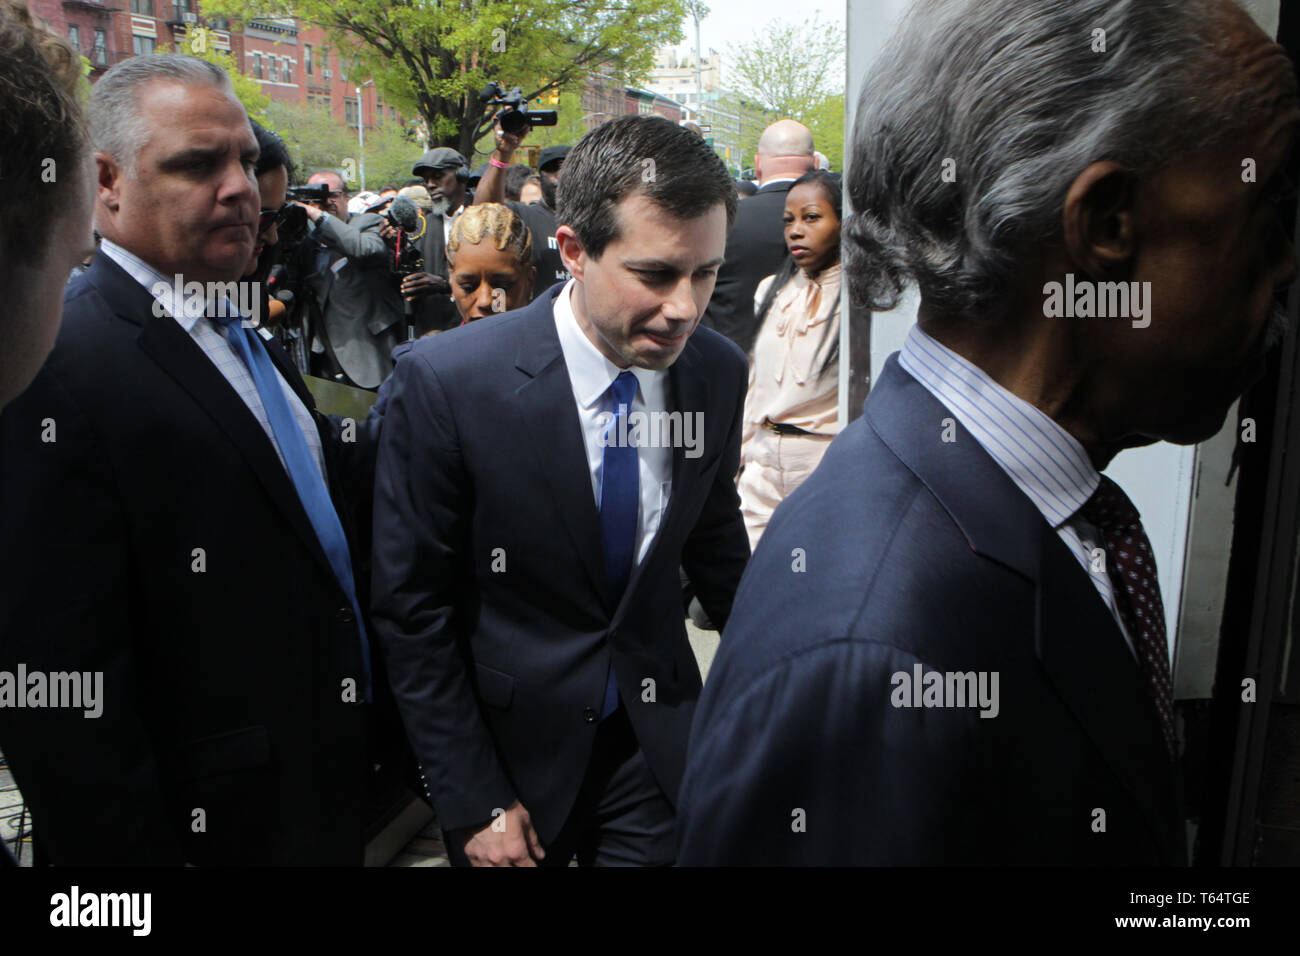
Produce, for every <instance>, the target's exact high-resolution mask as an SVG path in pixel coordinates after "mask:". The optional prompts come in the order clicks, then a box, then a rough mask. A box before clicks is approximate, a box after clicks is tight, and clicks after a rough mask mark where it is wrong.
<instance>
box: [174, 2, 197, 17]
mask: <svg viewBox="0 0 1300 956" xmlns="http://www.w3.org/2000/svg"><path fill="white" fill-rule="evenodd" d="M172 10H173V14H174V15H173V16H172V19H173V20H184V19H185V14H187V13H193V12H194V7H193V6H192V0H172Z"/></svg>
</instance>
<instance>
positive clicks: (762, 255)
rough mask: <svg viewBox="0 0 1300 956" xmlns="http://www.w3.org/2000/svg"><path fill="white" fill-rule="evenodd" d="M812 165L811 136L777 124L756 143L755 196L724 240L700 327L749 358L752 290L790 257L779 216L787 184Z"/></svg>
mask: <svg viewBox="0 0 1300 956" xmlns="http://www.w3.org/2000/svg"><path fill="white" fill-rule="evenodd" d="M814 165H815V160H814V158H813V137H812V133H811V132H809V130H808V127H806V126H804V125H803V124H802V123H796V122H795V121H794V120H788V119H787V120H778V121H777V122H775V123H773V124H772V125H771V126H769V127H768V128H767V129H765V130H763V135H762V136H760V137H759V139H758V154H757V155H756V156H755V157H754V170H755V172H756V173H757V174H758V187H759V188H758V192H757V193H755V194H754V195H753V196H750V197H749V198H748V199H747V200H745V201H744V202H743V203H741V205H740V211H739V212H737V213H736V225H735V227H734V228H733V229H732V230H731V234H730V235H729V236H728V237H727V252H726V261H725V262H723V263H722V268H721V269H720V270H719V271H718V283H717V285H716V286H714V289H713V298H711V299H710V300H709V306H708V308H707V309H706V310H705V312H704V318H703V319H701V320H700V321H701V324H702V325H707V326H708V327H709V328H711V329H714V330H716V331H718V332H721V333H722V334H723V335H725V336H726V337H727V338H729V339H731V341H733V342H735V343H736V344H737V345H739V346H740V347H741V348H742V349H744V350H745V352H746V353H747V354H748V353H749V352H750V350H751V349H752V348H753V345H754V337H755V336H756V335H758V323H757V320H756V319H755V318H754V291H755V290H756V289H757V288H758V284H759V283H760V282H762V281H763V280H764V279H766V278H767V277H768V276H770V275H772V274H773V273H775V272H776V271H777V269H779V268H780V267H781V260H782V259H784V258H785V256H786V255H787V254H788V253H787V252H786V249H785V229H784V226H783V225H782V224H781V213H782V211H783V210H784V209H785V194H786V193H787V192H789V191H790V184H791V183H793V182H794V181H795V180H796V179H798V178H799V177H800V176H802V175H803V174H804V173H806V172H808V171H809V170H810V169H812V168H813V167H814Z"/></svg>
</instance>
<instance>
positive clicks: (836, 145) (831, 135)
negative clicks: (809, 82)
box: [803, 93, 844, 173]
mask: <svg viewBox="0 0 1300 956" xmlns="http://www.w3.org/2000/svg"><path fill="white" fill-rule="evenodd" d="M803 122H804V123H806V124H807V126H808V128H809V129H810V130H812V134H813V145H814V146H816V148H817V149H818V150H820V151H821V152H823V153H825V154H826V158H827V159H829V160H830V161H831V169H833V170H835V172H837V173H842V172H844V94H843V93H836V94H835V95H834V96H828V97H826V98H825V99H823V100H822V101H821V102H820V103H818V104H817V105H815V106H814V107H813V108H812V109H811V110H810V111H809V112H808V114H807V117H806V118H805V119H804V121H803Z"/></svg>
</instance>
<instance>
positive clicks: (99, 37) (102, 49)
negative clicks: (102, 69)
mask: <svg viewBox="0 0 1300 956" xmlns="http://www.w3.org/2000/svg"><path fill="white" fill-rule="evenodd" d="M90 62H91V63H93V64H95V65H96V66H105V65H106V64H107V63H108V34H106V33H105V32H104V31H103V30H96V31H95V46H94V49H92V50H91V51H90Z"/></svg>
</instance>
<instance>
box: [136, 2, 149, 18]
mask: <svg viewBox="0 0 1300 956" xmlns="http://www.w3.org/2000/svg"><path fill="white" fill-rule="evenodd" d="M131 12H132V13H143V14H144V15H145V16H147V17H151V16H153V0H131Z"/></svg>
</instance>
